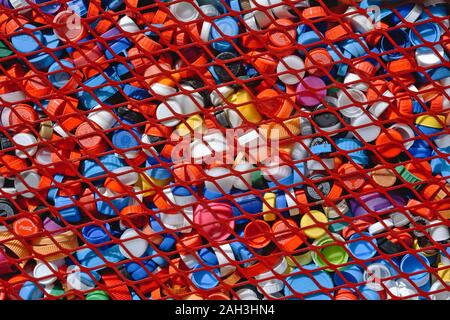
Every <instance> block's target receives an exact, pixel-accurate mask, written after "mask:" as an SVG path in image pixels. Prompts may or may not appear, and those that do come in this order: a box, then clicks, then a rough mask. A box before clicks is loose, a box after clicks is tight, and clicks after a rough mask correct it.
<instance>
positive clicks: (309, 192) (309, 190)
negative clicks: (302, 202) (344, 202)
mask: <svg viewBox="0 0 450 320" xmlns="http://www.w3.org/2000/svg"><path fill="white" fill-rule="evenodd" d="M324 177H325V176H324V175H321V174H316V175H313V176H312V177H311V178H310V179H311V180H320V179H323V178H324ZM314 185H315V187H316V188H317V189H318V190H319V191H320V194H319V193H318V192H317V191H316V189H315V188H314V187H313V186H311V185H307V186H306V188H305V193H306V197H307V198H308V200H309V201H311V202H312V201H320V200H322V199H323V197H326V196H327V195H328V194H329V193H330V192H331V188H332V187H333V183H332V182H331V181H321V182H317V183H314Z"/></svg>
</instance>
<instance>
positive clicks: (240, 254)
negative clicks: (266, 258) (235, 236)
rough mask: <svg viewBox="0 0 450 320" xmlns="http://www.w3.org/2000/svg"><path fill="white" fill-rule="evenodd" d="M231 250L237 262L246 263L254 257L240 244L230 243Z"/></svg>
mask: <svg viewBox="0 0 450 320" xmlns="http://www.w3.org/2000/svg"><path fill="white" fill-rule="evenodd" d="M230 246H231V250H233V254H234V256H235V258H236V260H238V261H247V260H250V259H252V258H253V257H254V255H253V253H251V251H250V250H248V248H247V247H246V246H245V245H244V244H243V243H241V242H237V241H234V242H231V243H230Z"/></svg>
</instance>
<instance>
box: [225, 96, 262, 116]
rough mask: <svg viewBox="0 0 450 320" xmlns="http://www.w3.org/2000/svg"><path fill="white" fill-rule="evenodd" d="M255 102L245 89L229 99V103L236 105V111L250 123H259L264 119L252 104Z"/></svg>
mask: <svg viewBox="0 0 450 320" xmlns="http://www.w3.org/2000/svg"><path fill="white" fill-rule="evenodd" d="M253 100H255V98H254V97H252V96H251V95H250V93H249V92H247V91H246V90H244V89H241V90H239V91H238V92H236V93H234V94H232V95H230V96H229V97H228V98H227V101H228V102H231V103H233V104H235V105H236V109H237V110H238V111H239V113H240V114H241V115H242V116H243V117H244V118H245V119H246V120H247V121H248V122H251V123H258V122H260V121H261V120H262V119H263V118H262V116H261V114H260V113H259V112H258V110H257V109H256V107H255V105H254V104H253V103H252V101H253Z"/></svg>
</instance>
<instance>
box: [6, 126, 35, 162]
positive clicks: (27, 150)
mask: <svg viewBox="0 0 450 320" xmlns="http://www.w3.org/2000/svg"><path fill="white" fill-rule="evenodd" d="M12 140H13V142H14V143H15V144H16V145H18V146H20V147H21V148H23V151H22V150H20V149H16V155H17V156H18V157H19V158H21V159H27V158H29V157H32V156H34V155H35V154H36V152H37V150H38V147H37V145H36V144H37V140H36V137H35V136H34V135H32V134H31V133H25V132H22V133H18V134H16V135H14V136H13V137H12ZM29 146H31V147H29Z"/></svg>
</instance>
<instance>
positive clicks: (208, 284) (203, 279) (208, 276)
mask: <svg viewBox="0 0 450 320" xmlns="http://www.w3.org/2000/svg"><path fill="white" fill-rule="evenodd" d="M200 268H203V266H202V265H199V264H198V265H196V266H195V267H194V270H196V269H200ZM213 272H214V273H213ZM213 272H211V271H209V270H197V271H194V272H192V274H191V281H192V283H193V284H194V285H195V286H196V287H197V288H200V289H203V290H208V289H212V288H214V287H216V286H217V285H218V284H219V280H218V278H219V276H220V273H219V270H218V269H213Z"/></svg>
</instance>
